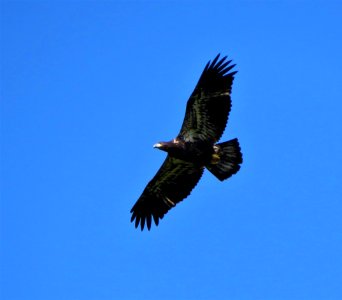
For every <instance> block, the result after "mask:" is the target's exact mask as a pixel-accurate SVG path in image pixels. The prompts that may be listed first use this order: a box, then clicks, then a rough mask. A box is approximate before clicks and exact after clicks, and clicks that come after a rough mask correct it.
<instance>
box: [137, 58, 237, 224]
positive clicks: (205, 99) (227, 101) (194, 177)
mask: <svg viewBox="0 0 342 300" xmlns="http://www.w3.org/2000/svg"><path fill="white" fill-rule="evenodd" d="M219 58H220V55H217V56H216V57H215V59H214V60H213V61H212V62H210V61H209V62H208V64H207V65H206V66H205V68H204V70H203V72H202V75H201V77H200V79H199V81H198V83H197V85H196V87H195V89H194V91H193V93H192V94H191V96H190V98H189V100H188V102H187V106H186V112H185V117H184V121H183V125H182V127H181V130H180V132H179V134H178V136H177V137H176V138H175V139H173V140H171V141H170V142H159V143H157V144H155V145H154V147H155V148H158V149H160V150H163V151H166V152H167V153H168V155H167V157H166V159H165V161H164V163H163V165H162V166H161V167H160V169H159V171H158V172H157V174H156V175H155V176H154V178H153V179H152V180H151V181H150V182H149V183H148V185H147V186H146V188H145V190H144V191H143V193H142V195H141V196H140V198H139V199H138V201H137V202H136V203H135V204H134V206H133V207H132V209H131V213H132V217H131V221H132V222H133V221H135V227H138V226H139V224H140V227H141V230H143V229H144V226H145V224H146V226H147V228H148V229H150V228H151V223H152V219H153V220H154V222H155V224H156V225H158V224H159V219H162V218H163V217H164V215H165V214H166V213H167V212H168V211H169V210H170V209H171V208H172V207H174V206H175V205H176V204H177V203H178V202H180V201H182V200H183V199H184V198H186V197H187V196H189V195H190V193H191V191H192V189H193V188H194V187H195V186H196V184H197V182H198V181H199V180H200V178H201V176H202V174H203V171H204V168H207V169H208V170H209V171H210V172H211V173H212V174H213V175H215V176H216V177H217V178H218V179H219V180H221V181H223V180H225V179H227V178H229V177H230V176H232V175H233V174H235V173H236V172H237V171H238V170H239V169H240V164H241V163H242V154H241V151H240V146H239V143H238V140H237V139H233V140H230V141H228V142H224V143H219V144H216V143H217V142H218V141H219V139H220V138H221V136H222V134H223V132H224V129H225V127H226V124H227V121H228V116H229V112H230V108H231V98H230V94H231V86H232V82H233V79H234V75H235V74H236V71H233V72H230V73H229V71H230V70H231V69H232V68H233V67H234V66H235V65H230V63H231V61H230V60H229V61H226V57H223V58H222V59H220V60H219Z"/></svg>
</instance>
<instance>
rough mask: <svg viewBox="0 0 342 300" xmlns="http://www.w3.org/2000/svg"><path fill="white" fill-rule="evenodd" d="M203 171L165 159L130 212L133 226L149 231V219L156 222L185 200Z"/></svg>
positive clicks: (189, 164)
mask: <svg viewBox="0 0 342 300" xmlns="http://www.w3.org/2000/svg"><path fill="white" fill-rule="evenodd" d="M203 171H204V168H203V167H198V166H195V165H194V164H192V163H188V162H185V161H182V160H178V159H175V158H171V157H170V156H167V158H166V159H165V161H164V163H163V165H162V166H161V167H160V169H159V170H158V172H157V174H156V175H155V176H154V177H153V179H152V180H151V181H150V182H149V183H148V184H147V186H146V188H145V190H144V191H143V193H142V194H141V196H140V198H139V199H138V201H137V202H136V203H135V204H134V206H133V207H132V209H131V213H132V216H131V222H134V221H135V227H136V228H137V227H138V226H139V224H140V227H141V230H143V229H144V227H145V224H146V226H147V229H148V230H150V228H151V224H152V219H153V220H154V223H155V224H156V226H158V224H159V220H160V219H162V218H163V217H164V215H165V214H166V213H167V212H168V211H169V210H170V209H171V208H172V207H174V206H176V204H177V203H179V202H180V201H182V200H183V199H185V198H186V197H188V196H189V195H190V193H191V191H192V189H193V188H194V187H195V186H196V185H197V183H198V181H199V180H200V178H201V176H202V174H203Z"/></svg>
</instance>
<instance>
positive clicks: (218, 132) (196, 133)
mask: <svg viewBox="0 0 342 300" xmlns="http://www.w3.org/2000/svg"><path fill="white" fill-rule="evenodd" d="M226 59H227V56H224V57H222V58H221V59H220V54H218V55H217V56H216V57H215V58H214V60H213V61H209V62H208V63H207V64H206V66H205V68H204V70H203V72H202V74H201V76H200V78H199V80H198V82H197V84H196V87H195V89H194V91H193V92H192V94H191V96H190V98H189V100H188V102H187V105H186V111H185V116H184V120H183V124H182V126H181V130H180V132H179V134H178V137H179V138H181V139H183V140H185V141H195V140H210V141H211V142H213V143H215V142H217V141H218V140H219V139H220V138H221V136H222V134H223V132H224V130H225V128H226V124H227V121H228V116H229V113H230V109H231V99H230V94H231V90H232V83H233V80H234V75H235V74H236V73H237V71H233V72H229V71H231V70H232V69H233V68H234V67H235V66H236V65H235V64H231V62H232V60H228V61H226Z"/></svg>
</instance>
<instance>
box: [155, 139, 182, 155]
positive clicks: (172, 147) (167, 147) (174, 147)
mask: <svg viewBox="0 0 342 300" xmlns="http://www.w3.org/2000/svg"><path fill="white" fill-rule="evenodd" d="M181 146H182V145H181V143H179V141H178V140H177V139H173V140H172V141H170V142H158V143H156V144H154V145H153V148H157V149H159V150H163V151H165V152H171V153H173V152H174V151H178V149H180V148H181Z"/></svg>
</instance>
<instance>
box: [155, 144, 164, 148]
mask: <svg viewBox="0 0 342 300" xmlns="http://www.w3.org/2000/svg"><path fill="white" fill-rule="evenodd" d="M162 146H163V144H162V143H157V144H154V145H153V148H161V147H162Z"/></svg>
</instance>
